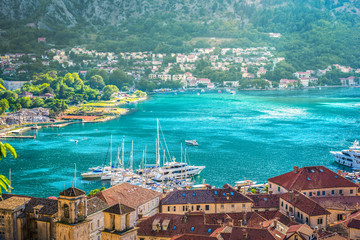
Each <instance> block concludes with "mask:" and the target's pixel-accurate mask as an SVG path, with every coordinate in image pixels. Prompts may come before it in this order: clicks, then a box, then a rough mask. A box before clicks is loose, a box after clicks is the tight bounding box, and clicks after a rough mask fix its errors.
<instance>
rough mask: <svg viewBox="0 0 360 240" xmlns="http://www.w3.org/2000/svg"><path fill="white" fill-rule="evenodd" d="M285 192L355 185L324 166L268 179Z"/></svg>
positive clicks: (305, 168) (306, 168)
mask: <svg viewBox="0 0 360 240" xmlns="http://www.w3.org/2000/svg"><path fill="white" fill-rule="evenodd" d="M268 181H269V182H272V183H275V184H277V185H280V186H282V187H284V188H285V189H287V190H298V191H302V190H312V189H320V188H340V187H356V188H357V185H356V184H355V183H353V182H351V181H350V180H348V179H346V178H344V177H342V176H340V175H339V174H337V173H335V172H333V171H331V170H329V169H328V168H326V167H324V166H314V167H303V168H300V169H299V170H298V171H291V172H288V173H284V174H282V175H279V176H276V177H273V178H270V179H268Z"/></svg>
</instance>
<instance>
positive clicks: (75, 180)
mask: <svg viewBox="0 0 360 240" xmlns="http://www.w3.org/2000/svg"><path fill="white" fill-rule="evenodd" d="M74 164H75V172H74V184H75V187H76V163H74Z"/></svg>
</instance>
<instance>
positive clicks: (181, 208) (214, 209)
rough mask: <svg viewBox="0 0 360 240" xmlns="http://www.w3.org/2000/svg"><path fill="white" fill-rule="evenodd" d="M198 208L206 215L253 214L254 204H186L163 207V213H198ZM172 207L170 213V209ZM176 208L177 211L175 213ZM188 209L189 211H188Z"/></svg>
mask: <svg viewBox="0 0 360 240" xmlns="http://www.w3.org/2000/svg"><path fill="white" fill-rule="evenodd" d="M206 205H208V206H209V210H206ZM197 206H200V210H203V211H205V212H206V213H223V212H251V211H252V203H250V202H249V203H224V204H213V203H212V204H186V205H181V204H179V205H162V206H161V212H162V213H172V214H183V213H185V212H188V210H191V211H192V212H198V211H200V210H197ZM168 207H170V211H169V209H168ZM174 207H175V211H174ZM187 209H188V210H187Z"/></svg>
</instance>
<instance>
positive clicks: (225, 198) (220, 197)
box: [161, 187, 252, 205]
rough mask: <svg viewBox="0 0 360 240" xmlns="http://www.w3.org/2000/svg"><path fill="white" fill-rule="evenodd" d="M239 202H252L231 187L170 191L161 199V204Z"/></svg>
mask: <svg viewBox="0 0 360 240" xmlns="http://www.w3.org/2000/svg"><path fill="white" fill-rule="evenodd" d="M241 202H252V200H251V199H250V198H248V197H247V196H245V195H243V194H241V193H239V192H237V191H236V190H235V189H233V188H231V187H226V188H216V189H199V190H176V191H173V192H170V193H169V194H168V195H167V196H166V197H164V198H163V199H162V200H161V203H162V204H163V205H172V204H201V203H241Z"/></svg>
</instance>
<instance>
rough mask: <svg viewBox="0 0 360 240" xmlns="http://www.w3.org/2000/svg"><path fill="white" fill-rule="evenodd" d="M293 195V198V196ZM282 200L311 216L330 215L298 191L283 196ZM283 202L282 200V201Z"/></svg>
mask: <svg viewBox="0 0 360 240" xmlns="http://www.w3.org/2000/svg"><path fill="white" fill-rule="evenodd" d="M291 195H292V196H291ZM280 199H282V200H285V201H286V202H288V203H290V204H291V205H292V206H294V207H295V208H297V209H299V210H300V211H302V212H304V213H306V214H308V215H309V216H319V215H328V214H330V212H329V211H327V210H326V209H324V208H323V207H321V206H320V205H319V204H318V203H317V202H315V201H313V200H312V199H310V198H309V197H307V196H305V195H304V194H302V193H299V192H298V191H294V192H288V193H284V194H282V195H281V197H280ZM280 201H281V200H280Z"/></svg>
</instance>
